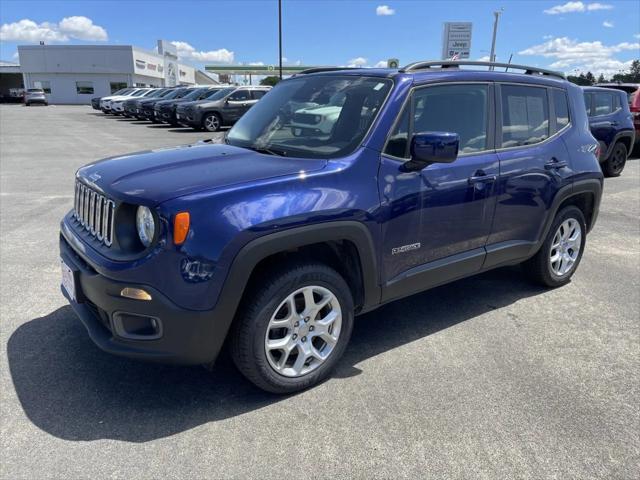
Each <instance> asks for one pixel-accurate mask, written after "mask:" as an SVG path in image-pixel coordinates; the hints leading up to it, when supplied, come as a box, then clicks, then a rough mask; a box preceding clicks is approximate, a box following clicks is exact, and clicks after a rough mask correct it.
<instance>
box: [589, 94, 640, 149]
mask: <svg viewBox="0 0 640 480" xmlns="http://www.w3.org/2000/svg"><path fill="white" fill-rule="evenodd" d="M595 86H596V87H605V88H615V89H616V90H622V91H624V92H627V95H628V97H629V110H631V115H633V127H634V128H635V131H636V141H635V144H636V145H638V142H640V83H598V84H597V85H595Z"/></svg>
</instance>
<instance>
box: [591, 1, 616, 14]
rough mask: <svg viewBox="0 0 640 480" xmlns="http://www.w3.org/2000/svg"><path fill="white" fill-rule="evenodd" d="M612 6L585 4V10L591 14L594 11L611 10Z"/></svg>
mask: <svg viewBox="0 0 640 480" xmlns="http://www.w3.org/2000/svg"><path fill="white" fill-rule="evenodd" d="M612 8H613V5H608V4H606V3H589V4H587V10H588V11H590V12H592V11H594V10H611V9H612Z"/></svg>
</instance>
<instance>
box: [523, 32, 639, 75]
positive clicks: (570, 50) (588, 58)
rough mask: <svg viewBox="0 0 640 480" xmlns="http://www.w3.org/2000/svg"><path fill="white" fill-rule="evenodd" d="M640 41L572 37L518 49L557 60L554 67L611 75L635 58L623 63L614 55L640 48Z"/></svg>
mask: <svg viewBox="0 0 640 480" xmlns="http://www.w3.org/2000/svg"><path fill="white" fill-rule="evenodd" d="M638 50H640V43H638V42H636V43H630V42H622V43H618V44H616V45H604V44H603V43H602V42H600V41H595V42H578V41H577V40H574V39H570V38H568V37H558V38H554V39H550V40H548V41H546V42H544V43H541V44H539V45H534V46H532V47H529V48H527V49H525V50H522V51H520V52H518V53H519V54H520V55H535V56H541V57H545V58H549V59H554V60H555V61H554V62H553V63H552V64H551V65H550V67H551V68H556V69H561V70H565V71H569V70H576V69H577V70H580V71H591V72H593V73H594V74H600V73H604V74H605V75H611V74H613V73H618V71H620V70H626V69H628V68H629V66H630V65H631V61H627V62H623V61H620V60H618V59H616V58H614V54H616V53H620V52H624V51H636V52H637V51H638Z"/></svg>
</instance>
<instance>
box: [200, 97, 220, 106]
mask: <svg viewBox="0 0 640 480" xmlns="http://www.w3.org/2000/svg"><path fill="white" fill-rule="evenodd" d="M224 102H225V99H224V98H222V99H220V100H200V101H198V102H195V104H196V105H195V106H197V107H204V108H212V107H221V106H222V105H224Z"/></svg>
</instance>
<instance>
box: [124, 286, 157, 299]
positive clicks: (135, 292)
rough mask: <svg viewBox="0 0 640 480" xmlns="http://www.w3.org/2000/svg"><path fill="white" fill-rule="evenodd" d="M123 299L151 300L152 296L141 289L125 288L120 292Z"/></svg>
mask: <svg viewBox="0 0 640 480" xmlns="http://www.w3.org/2000/svg"><path fill="white" fill-rule="evenodd" d="M120 296H121V297H125V298H131V299H133V300H146V301H149V300H151V295H149V294H148V293H147V292H145V291H144V290H142V289H141V288H131V287H125V288H123V289H122V291H121V292H120Z"/></svg>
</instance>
